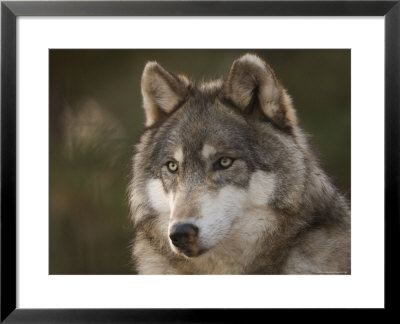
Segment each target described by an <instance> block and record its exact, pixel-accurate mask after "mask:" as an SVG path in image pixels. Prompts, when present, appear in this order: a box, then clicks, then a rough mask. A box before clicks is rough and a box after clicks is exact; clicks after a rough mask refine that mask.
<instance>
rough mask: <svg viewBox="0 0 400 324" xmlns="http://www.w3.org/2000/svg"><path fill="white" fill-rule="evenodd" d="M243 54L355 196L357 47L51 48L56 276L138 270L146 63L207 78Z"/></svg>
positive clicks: (52, 222)
mask: <svg viewBox="0 0 400 324" xmlns="http://www.w3.org/2000/svg"><path fill="white" fill-rule="evenodd" d="M246 52H251V53H256V54H258V55H259V56H260V57H262V58H264V59H265V60H267V61H268V62H269V63H270V65H271V66H272V68H273V69H274V70H275V72H276V74H277V76H278V78H279V79H280V80H281V81H282V83H283V85H284V86H285V87H286V88H287V89H288V91H289V93H290V94H291V95H292V97H293V101H294V105H295V107H296V109H297V113H298V117H299V120H300V124H301V125H302V126H303V128H304V129H305V130H306V132H307V133H309V134H311V135H312V137H311V140H312V143H313V144H314V146H315V147H316V149H317V151H319V153H320V156H321V159H322V162H323V165H324V166H325V169H326V170H327V171H328V174H330V175H331V176H332V177H333V179H334V181H335V183H336V184H337V185H338V186H339V188H340V189H341V190H342V191H343V192H344V193H345V194H346V195H347V197H348V198H350V50H253V49H247V50H50V117H49V118H50V247H49V248H50V260H49V261H50V269H49V271H50V274H130V273H135V270H134V269H133V268H132V265H131V263H130V251H129V244H130V240H131V238H130V236H131V230H130V222H129V215H128V214H129V212H128V201H127V194H126V188H127V184H128V181H129V174H130V164H131V157H132V153H133V146H134V144H135V143H137V142H138V139H139V135H140V132H141V130H142V124H143V117H144V116H143V115H144V114H143V111H142V108H141V94H140V77H141V73H142V70H143V67H144V65H145V63H146V62H147V61H149V60H156V61H157V62H159V63H160V64H162V65H163V66H164V67H166V68H167V69H169V70H170V71H173V72H176V73H183V74H185V75H187V76H189V77H191V78H192V79H196V80H208V79H213V78H217V77H220V76H223V75H226V73H227V72H228V71H229V68H230V66H231V64H232V61H233V60H234V59H236V58H237V57H239V56H240V55H242V54H244V53H246Z"/></svg>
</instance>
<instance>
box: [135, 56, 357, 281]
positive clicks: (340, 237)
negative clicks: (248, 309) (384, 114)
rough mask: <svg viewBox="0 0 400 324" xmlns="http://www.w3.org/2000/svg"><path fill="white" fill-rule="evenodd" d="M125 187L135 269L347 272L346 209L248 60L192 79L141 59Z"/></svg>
mask: <svg viewBox="0 0 400 324" xmlns="http://www.w3.org/2000/svg"><path fill="white" fill-rule="evenodd" d="M141 91H142V96H143V106H144V112H145V117H146V118H145V119H146V121H145V130H144V132H143V134H142V136H141V139H140V143H139V144H138V145H137V147H136V153H135V155H134V158H133V177H132V180H131V182H130V185H129V200H130V210H131V218H132V223H133V229H134V242H133V244H132V257H133V259H134V261H135V263H136V269H137V271H138V273H139V274H348V273H350V210H349V206H348V202H347V201H346V199H345V198H344V196H343V195H342V194H340V193H339V191H338V190H337V189H336V188H335V187H334V185H333V184H332V182H331V181H330V179H329V178H328V176H327V175H326V173H325V172H324V171H323V170H322V169H321V167H320V163H319V161H318V159H317V158H316V156H315V154H314V153H313V150H312V149H311V148H310V145H309V143H308V140H307V136H306V135H305V133H304V132H303V130H302V129H301V128H300V126H299V125H298V121H297V118H296V111H295V109H294V108H293V104H292V100H291V98H290V96H289V95H288V93H287V91H286V90H285V89H284V88H283V86H282V85H281V83H280V81H279V80H278V79H277V77H276V76H275V73H274V71H273V70H272V68H271V67H270V66H269V65H268V64H267V63H266V62H265V61H264V60H262V59H261V58H259V57H258V56H256V55H252V54H246V55H244V56H242V57H240V58H238V59H237V60H235V61H234V62H233V64H232V66H231V68H230V71H229V73H228V74H227V76H226V77H225V78H222V79H219V80H215V81H212V82H204V83H195V82H192V81H190V80H189V79H188V78H187V77H186V76H183V75H176V74H173V73H171V72H169V71H167V70H166V69H165V68H164V67H162V66H161V65H159V64H158V63H156V62H148V63H147V64H146V66H145V68H144V72H143V75H142V80H141Z"/></svg>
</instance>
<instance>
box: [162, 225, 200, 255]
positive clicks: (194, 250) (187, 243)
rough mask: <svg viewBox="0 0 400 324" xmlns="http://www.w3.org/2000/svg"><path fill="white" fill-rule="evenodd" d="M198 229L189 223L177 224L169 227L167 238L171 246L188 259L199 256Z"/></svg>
mask: <svg viewBox="0 0 400 324" xmlns="http://www.w3.org/2000/svg"><path fill="white" fill-rule="evenodd" d="M198 235H199V228H198V227H197V226H196V225H193V224H190V223H183V224H182V223H178V224H174V225H173V226H172V227H171V230H170V233H169V238H170V239H171V242H172V244H173V245H174V246H175V247H176V248H177V249H178V251H180V252H182V253H183V254H185V255H186V256H188V257H193V256H197V255H198V254H199V247H198V242H197V241H198Z"/></svg>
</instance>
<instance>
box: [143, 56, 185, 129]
mask: <svg viewBox="0 0 400 324" xmlns="http://www.w3.org/2000/svg"><path fill="white" fill-rule="evenodd" d="M188 86H189V80H188V79H187V78H186V77H184V76H181V75H179V76H177V75H174V74H172V73H171V72H168V71H167V70H165V69H164V68H163V67H162V66H161V65H159V64H158V63H156V62H148V63H147V64H146V66H145V68H144V71H143V75H142V96H143V106H144V110H145V113H146V126H147V127H149V126H152V125H154V124H155V123H156V122H158V121H159V120H161V119H162V118H166V117H167V116H168V115H169V114H170V113H172V112H173V111H174V110H175V109H176V108H177V107H178V106H179V104H180V103H181V102H182V101H183V100H184V99H185V97H186V95H187V93H188Z"/></svg>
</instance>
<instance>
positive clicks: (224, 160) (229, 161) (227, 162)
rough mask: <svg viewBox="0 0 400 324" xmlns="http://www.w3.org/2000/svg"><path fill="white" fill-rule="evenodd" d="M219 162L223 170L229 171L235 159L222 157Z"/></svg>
mask: <svg viewBox="0 0 400 324" xmlns="http://www.w3.org/2000/svg"><path fill="white" fill-rule="evenodd" d="M218 162H219V165H220V166H221V168H223V169H227V168H229V167H230V166H231V165H232V163H233V159H231V158H229V157H222V158H220V159H219V161H218Z"/></svg>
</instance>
